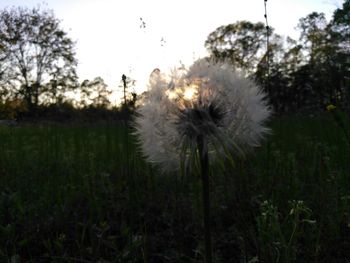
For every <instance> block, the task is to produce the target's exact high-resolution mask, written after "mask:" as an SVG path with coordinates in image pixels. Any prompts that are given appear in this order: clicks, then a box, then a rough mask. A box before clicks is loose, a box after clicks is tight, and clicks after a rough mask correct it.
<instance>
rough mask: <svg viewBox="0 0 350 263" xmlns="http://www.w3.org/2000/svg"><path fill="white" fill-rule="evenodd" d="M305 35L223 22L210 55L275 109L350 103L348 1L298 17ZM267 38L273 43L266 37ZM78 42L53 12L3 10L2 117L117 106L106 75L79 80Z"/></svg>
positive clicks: (209, 44)
mask: <svg viewBox="0 0 350 263" xmlns="http://www.w3.org/2000/svg"><path fill="white" fill-rule="evenodd" d="M297 28H298V29H299V33H300V36H299V39H297V40H294V39H292V38H290V37H282V36H281V35H279V34H277V33H275V32H274V29H273V28H272V27H266V26H265V25H264V24H263V23H261V22H258V23H252V22H249V21H238V22H236V23H233V24H229V25H224V26H220V27H218V28H217V29H216V30H215V31H213V32H212V33H210V34H209V35H208V37H207V40H206V42H205V46H206V48H207V50H208V51H209V54H210V57H211V58H212V59H215V60H225V61H228V62H230V63H231V64H232V66H233V67H235V68H236V69H237V70H241V71H243V72H245V74H247V76H248V77H250V78H253V79H254V80H255V81H256V82H257V83H258V84H259V85H261V86H262V87H263V88H264V89H265V91H266V92H267V94H268V99H269V100H270V102H271V104H272V105H273V108H274V110H275V112H276V113H281V114H283V113H295V112H305V111H308V112H314V111H319V110H322V109H323V108H324V106H325V105H326V104H328V103H333V104H337V105H342V106H343V107H347V105H348V103H349V100H350V0H345V1H344V3H343V5H342V7H339V8H337V9H336V10H335V11H334V13H333V16H332V19H331V21H327V20H326V18H325V15H324V14H323V13H317V12H313V13H311V14H309V15H307V16H306V17H303V18H300V20H299V24H298V27H297ZM267 39H268V41H266V40H267ZM76 68H77V59H76V53H75V42H74V41H73V40H72V39H71V38H70V37H69V36H68V35H67V32H65V31H64V30H63V29H62V28H61V26H60V21H59V20H58V19H57V18H56V17H55V15H54V13H53V11H51V10H43V9H41V8H40V7H35V8H32V9H29V8H23V7H12V8H6V9H3V10H0V118H14V117H16V116H20V115H26V114H27V115H35V114H36V113H38V112H40V110H41V112H43V111H47V110H49V109H56V111H55V112H56V114H58V113H59V111H57V110H59V109H60V110H62V109H64V108H66V109H67V108H69V109H71V110H73V109H90V110H91V109H105V110H111V108H112V107H111V104H112V103H111V101H110V95H111V91H110V89H108V86H107V84H106V83H105V82H104V80H103V79H102V78H101V77H96V78H94V79H92V80H84V81H82V82H81V83H79V81H78V75H77V72H76ZM133 83H134V81H133V80H132V79H131V78H129V77H126V76H125V75H122V76H121V83H120V88H121V89H122V90H123V91H124V93H123V97H122V107H120V108H118V109H117V110H121V111H123V112H124V113H125V112H128V111H125V110H126V109H130V108H132V107H133V106H134V105H135V101H136V99H137V95H136V94H135V93H130V92H128V89H127V88H128V87H130V86H132V85H133Z"/></svg>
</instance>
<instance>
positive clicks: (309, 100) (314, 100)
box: [205, 0, 350, 114]
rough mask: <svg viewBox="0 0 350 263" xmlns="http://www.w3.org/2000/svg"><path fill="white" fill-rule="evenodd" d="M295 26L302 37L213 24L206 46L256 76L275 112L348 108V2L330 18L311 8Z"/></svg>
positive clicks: (249, 26) (247, 24) (262, 27)
mask: <svg viewBox="0 0 350 263" xmlns="http://www.w3.org/2000/svg"><path fill="white" fill-rule="evenodd" d="M297 28H298V30H299V33H300V36H299V39H297V40H294V39H292V38H290V37H282V36H281V35H279V34H276V33H275V32H274V29H273V28H272V27H266V26H265V24H263V23H251V22H249V21H238V22H236V23H234V24H229V25H225V26H221V27H219V28H217V29H216V30H215V31H214V32H212V33H211V34H210V35H209V36H208V38H207V40H206V42H205V45H206V47H207V49H208V51H209V52H210V56H211V57H212V58H214V59H216V60H225V61H229V62H230V63H232V65H233V66H234V67H235V68H237V69H239V70H242V71H244V72H245V74H247V75H248V76H249V77H251V78H253V79H254V80H256V82H257V83H258V84H260V85H261V86H262V87H263V88H264V89H265V91H266V92H267V93H268V99H269V100H270V102H271V104H272V105H273V108H274V110H275V112H276V113H280V114H283V113H295V112H316V111H320V110H324V109H325V105H327V104H330V103H332V104H337V105H340V106H342V107H344V108H346V109H348V105H349V99H350V1H349V0H346V1H344V3H343V5H342V7H340V8H337V9H336V10H335V11H334V13H333V16H332V19H331V21H329V22H328V21H327V20H326V18H325V14H324V13H317V12H312V13H311V14H309V15H307V16H306V17H303V18H300V20H299V23H298V25H297ZM267 39H268V41H267Z"/></svg>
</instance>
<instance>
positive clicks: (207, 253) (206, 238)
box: [197, 135, 213, 263]
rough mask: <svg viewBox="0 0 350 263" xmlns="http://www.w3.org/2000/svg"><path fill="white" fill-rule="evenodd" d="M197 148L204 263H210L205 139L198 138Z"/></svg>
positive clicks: (207, 166)
mask: <svg viewBox="0 0 350 263" xmlns="http://www.w3.org/2000/svg"><path fill="white" fill-rule="evenodd" d="M197 146H198V151H199V155H200V165H201V177H202V194H203V217H204V220H203V221H204V241H205V262H206V263H212V262H213V260H212V248H211V230H210V196H209V157H208V150H207V145H206V140H205V138H204V137H203V136H202V135H201V136H198V139H197Z"/></svg>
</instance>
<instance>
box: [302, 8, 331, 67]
mask: <svg viewBox="0 0 350 263" xmlns="http://www.w3.org/2000/svg"><path fill="white" fill-rule="evenodd" d="M298 28H299V29H300V30H301V33H300V41H302V43H303V47H304V51H305V52H306V53H307V56H308V58H309V61H308V62H309V63H311V64H313V63H314V62H315V61H314V60H315V59H316V56H317V55H318V52H319V50H320V48H322V46H323V45H324V44H325V41H326V39H327V38H326V35H327V31H326V29H327V20H326V18H325V14H324V13H317V12H312V13H311V14H309V15H307V16H306V17H303V18H300V19H299V24H298Z"/></svg>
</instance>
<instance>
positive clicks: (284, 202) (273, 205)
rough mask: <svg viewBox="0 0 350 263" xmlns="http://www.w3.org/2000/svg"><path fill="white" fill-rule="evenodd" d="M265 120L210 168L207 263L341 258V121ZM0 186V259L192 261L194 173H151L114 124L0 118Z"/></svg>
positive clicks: (198, 226)
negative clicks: (254, 139) (262, 131)
mask: <svg viewBox="0 0 350 263" xmlns="http://www.w3.org/2000/svg"><path fill="white" fill-rule="evenodd" d="M347 123H349V121H348V120H347ZM268 126H269V127H271V129H272V131H273V134H271V135H269V136H268V137H267V138H266V140H265V141H264V143H263V145H262V146H261V147H259V148H257V149H255V150H254V152H253V153H251V154H250V155H248V156H246V158H244V159H240V160H235V165H234V167H231V166H230V165H229V164H227V165H225V166H224V167H225V169H223V170H222V169H218V167H215V166H213V167H212V169H211V181H210V184H211V205H212V207H211V211H212V235H213V248H214V258H215V262H247V263H248V262H249V263H256V262H268V263H270V262H308V263H310V262H327V263H331V262H349V261H350V147H349V144H348V141H347V140H346V138H345V136H344V133H343V131H342V130H341V129H340V128H339V127H338V125H337V124H336V123H335V122H334V120H333V119H332V117H331V116H330V115H327V114H325V115H321V116H317V117H305V116H298V117H283V118H282V117H280V118H275V119H272V120H271V121H270V123H269V124H268ZM348 126H349V125H348ZM349 128H350V127H347V129H349ZM0 186H1V188H0V262H11V263H15V262H33V263H34V262H100V263H106V262H202V259H203V237H202V223H201V222H202V216H201V211H202V207H201V185H200V180H199V178H197V177H196V176H190V175H181V174H179V173H176V172H174V173H173V174H166V175H164V174H161V173H160V172H159V170H158V169H157V167H154V166H151V165H150V164H148V163H146V162H145V161H144V159H143V157H142V155H141V154H140V152H139V151H138V147H137V143H136V138H135V137H134V136H133V135H132V131H131V128H127V127H125V126H124V125H123V124H116V123H103V124H64V125H63V124H44V123H41V124H21V125H19V126H17V127H0Z"/></svg>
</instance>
